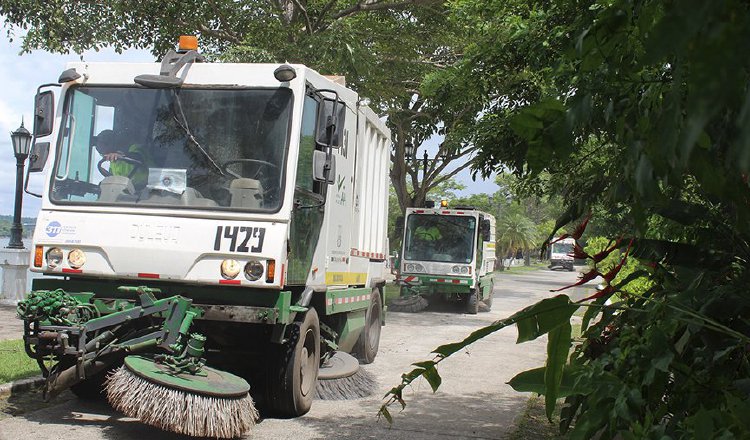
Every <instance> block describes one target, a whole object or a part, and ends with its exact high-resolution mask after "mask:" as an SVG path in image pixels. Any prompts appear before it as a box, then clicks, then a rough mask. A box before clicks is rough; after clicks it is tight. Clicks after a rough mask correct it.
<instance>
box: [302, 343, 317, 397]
mask: <svg viewBox="0 0 750 440" xmlns="http://www.w3.org/2000/svg"><path fill="white" fill-rule="evenodd" d="M315 366H316V362H315V335H314V334H313V332H312V330H308V331H307V332H306V333H305V341H304V344H303V346H302V350H301V352H300V365H299V377H300V392H301V393H302V395H303V396H307V395H308V394H309V393H310V392H311V391H312V387H313V385H314V384H315V379H316V376H317V375H316V374H315Z"/></svg>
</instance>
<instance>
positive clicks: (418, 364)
mask: <svg viewBox="0 0 750 440" xmlns="http://www.w3.org/2000/svg"><path fill="white" fill-rule="evenodd" d="M412 365H414V366H415V367H420V368H424V369H425V370H428V369H430V368H432V367H434V366H435V361H422V362H414V363H413V364H412Z"/></svg>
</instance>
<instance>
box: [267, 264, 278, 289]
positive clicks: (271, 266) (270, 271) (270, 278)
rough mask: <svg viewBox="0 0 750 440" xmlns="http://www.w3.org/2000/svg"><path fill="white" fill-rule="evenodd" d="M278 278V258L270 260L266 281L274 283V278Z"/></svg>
mask: <svg viewBox="0 0 750 440" xmlns="http://www.w3.org/2000/svg"><path fill="white" fill-rule="evenodd" d="M274 278H276V260H268V264H267V265H266V282H267V283H273V279H274Z"/></svg>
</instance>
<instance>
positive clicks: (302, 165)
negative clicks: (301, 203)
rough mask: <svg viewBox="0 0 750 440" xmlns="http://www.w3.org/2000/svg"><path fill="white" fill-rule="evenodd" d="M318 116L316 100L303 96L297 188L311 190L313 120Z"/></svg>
mask: <svg viewBox="0 0 750 440" xmlns="http://www.w3.org/2000/svg"><path fill="white" fill-rule="evenodd" d="M317 116H318V101H316V100H315V99H314V98H313V97H312V96H309V95H308V96H305V103H304V109H303V110H302V130H301V133H300V140H299V160H298V161H297V183H296V185H297V188H301V189H304V190H307V191H310V192H312V191H313V174H312V167H313V151H315V121H316V119H317Z"/></svg>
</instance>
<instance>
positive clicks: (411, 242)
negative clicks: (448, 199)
mask: <svg viewBox="0 0 750 440" xmlns="http://www.w3.org/2000/svg"><path fill="white" fill-rule="evenodd" d="M476 222H477V221H476V219H475V218H474V217H469V216H455V215H432V214H411V215H409V217H408V219H407V221H406V235H405V237H404V259H406V260H418V261H437V262H446V263H471V261H472V259H473V258H474V236H475V233H476Z"/></svg>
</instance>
